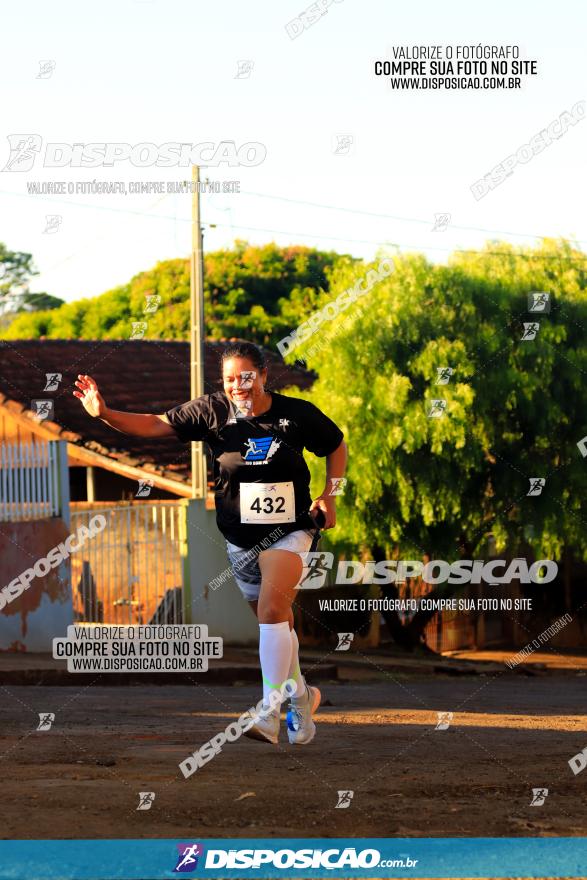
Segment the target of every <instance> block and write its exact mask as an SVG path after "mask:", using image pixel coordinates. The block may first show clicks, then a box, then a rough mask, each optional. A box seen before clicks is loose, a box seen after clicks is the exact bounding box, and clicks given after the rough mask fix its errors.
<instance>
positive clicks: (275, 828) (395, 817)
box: [0, 675, 587, 838]
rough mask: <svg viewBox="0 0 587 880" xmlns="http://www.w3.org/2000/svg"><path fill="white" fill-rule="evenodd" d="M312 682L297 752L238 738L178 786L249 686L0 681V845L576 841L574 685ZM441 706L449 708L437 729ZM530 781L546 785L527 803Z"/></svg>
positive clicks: (580, 695)
mask: <svg viewBox="0 0 587 880" xmlns="http://www.w3.org/2000/svg"><path fill="white" fill-rule="evenodd" d="M321 688H322V692H323V697H324V699H325V700H327V701H328V702H329V703H330V705H328V703H327V705H326V706H324V707H323V708H322V709H321V710H320V715H319V718H320V724H319V728H318V736H317V738H316V740H315V741H314V743H313V744H311V745H310V746H308V747H298V748H293V747H290V746H289V745H288V743H287V737H286V734H285V731H283V732H282V742H281V744H280V745H279V746H278V747H272V746H270V745H265V744H262V743H258V742H255V741H252V740H249V739H246V738H242V739H241V740H239V741H238V742H236V743H233V744H228V745H226V746H225V747H224V749H223V751H222V752H221V753H220V754H219V755H218V756H217V757H216V758H214V759H213V760H212V761H211V762H210V763H209V764H207V765H206V766H205V767H204V768H202V769H201V770H199V771H198V772H197V773H196V774H195V775H194V776H192V777H191V778H189V779H187V780H186V779H184V778H183V776H182V775H181V774H180V773H179V770H178V763H179V762H180V761H181V760H183V759H184V758H185V757H187V755H188V754H189V753H191V752H192V751H194V750H196V749H197V748H199V746H201V745H203V743H204V742H206V741H207V740H208V739H210V738H211V737H212V736H213V735H214V734H215V733H217V732H219V731H221V730H222V729H223V728H224V727H225V726H226V725H227V724H228V723H229V721H230V720H233V719H235V718H236V717H237V716H238V715H239V714H240V713H241V712H243V711H244V710H245V709H247V708H248V707H249V706H251V705H252V704H253V703H254V702H256V700H257V699H258V689H257V688H256V687H253V686H251V685H248V684H247V685H244V686H240V687H239V686H237V687H224V686H217V687H207V686H206V685H205V680H204V679H203V680H202V683H200V681H199V680H198V683H197V684H194V685H192V686H189V687H188V686H186V687H183V686H182V687H167V688H164V687H157V686H135V687H129V688H104V687H88V688H84V689H82V688H67V687H58V688H51V687H9V688H3V689H2V705H1V708H0V732H1V736H0V756H1V766H2V770H3V773H2V775H3V784H2V795H3V797H2V813H3V821H2V837H3V838H84V837H85V838H109V837H116V838H143V837H145V838H148V837H159V838H173V837H190V838H191V837H194V835H195V836H196V837H197V836H200V837H347V836H348V837H394V836H398V837H419V836H423V837H433V836H456V837H461V836H480V837H482V836H501V835H503V836H518V835H521V836H541V835H546V836H550V835H553V836H554V835H562V836H573V835H586V834H587V805H586V800H585V786H586V784H587V770H586V771H585V772H584V774H582V773H580V774H578V775H577V776H575V775H573V773H572V771H571V769H570V767H569V764H568V761H569V759H570V758H572V756H573V755H575V754H577V753H578V752H580V751H581V749H583V748H584V747H586V746H587V701H586V699H585V680H584V678H583V677H580V676H577V675H564V676H558V675H549V676H548V677H545V678H521V677H517V678H513V677H510V678H506V677H504V676H500V677H492V676H471V677H468V676H467V677H458V678H456V679H454V678H448V677H443V678H434V677H431V676H426V677H422V676H418V677H411V676H403V677H396V678H395V679H393V680H389V679H388V680H386V681H385V682H369V683H356V682H352V683H332V684H328V683H323V684H321ZM439 711H442V712H446V711H452V712H453V713H454V716H453V719H452V722H451V724H450V727H449V728H448V729H447V730H435V726H436V723H437V720H438V718H437V714H436V713H437V712H439ZM39 712H54V713H55V716H56V717H55V721H54V723H53V726H52V729H51V730H49V731H47V732H41V731H36V730H35V727H36V725H37V723H38V717H37V713H39ZM578 713H581V714H578ZM533 788H548V790H549V794H548V796H547V797H546V800H545V802H544V804H543V805H542V806H530V802H531V800H532V789H533ZM340 790H352V791H353V792H354V796H353V799H352V802H351V805H350V807H349V808H347V809H335V805H336V803H337V800H338V794H337V793H338V791H340ZM139 791H153V792H155V801H154V803H153V806H152V807H151V809H150V810H145V811H137V810H136V807H137V804H138V792H139ZM251 793H252V794H251ZM243 795H245V797H243Z"/></svg>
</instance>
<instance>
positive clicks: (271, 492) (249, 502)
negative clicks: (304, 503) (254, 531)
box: [240, 483, 296, 523]
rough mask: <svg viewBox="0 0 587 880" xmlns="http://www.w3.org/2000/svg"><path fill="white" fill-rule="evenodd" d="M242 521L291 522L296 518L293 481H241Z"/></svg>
mask: <svg viewBox="0 0 587 880" xmlns="http://www.w3.org/2000/svg"><path fill="white" fill-rule="evenodd" d="M240 502H241V522H242V523H289V522H295V520H296V501H295V494H294V485H293V483H241V484H240Z"/></svg>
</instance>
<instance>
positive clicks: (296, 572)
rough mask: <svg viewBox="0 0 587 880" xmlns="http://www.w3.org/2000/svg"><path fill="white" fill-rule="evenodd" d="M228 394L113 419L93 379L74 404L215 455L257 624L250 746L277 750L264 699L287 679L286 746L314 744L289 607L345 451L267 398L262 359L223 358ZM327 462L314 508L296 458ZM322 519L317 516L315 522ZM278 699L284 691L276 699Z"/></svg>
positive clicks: (285, 405) (332, 507) (254, 354)
mask: <svg viewBox="0 0 587 880" xmlns="http://www.w3.org/2000/svg"><path fill="white" fill-rule="evenodd" d="M222 380H223V385H224V391H218V392H216V393H214V394H205V395H203V396H202V397H198V398H197V399H195V400H190V401H188V402H186V403H182V404H180V405H179V406H175V407H172V408H171V409H169V410H167V411H166V412H165V413H162V414H160V415H147V414H139V413H126V412H120V411H116V410H112V409H109V408H108V407H107V406H106V404H105V402H104V399H103V398H102V396H101V394H100V392H99V390H98V386H97V384H96V382H95V381H94V379H92V377H91V376H78V381H77V382H76V383H75V385H76V387H77V388H78V389H79V390H78V391H74V392H73V394H74V395H75V396H76V397H78V398H79V399H80V400H81V402H82V404H83V406H84V408H85V409H86V411H87V412H88V413H89V414H90V415H91V416H93V417H94V418H100V419H102V421H104V422H105V423H106V424H107V425H110V427H112V428H115V429H116V430H118V431H122V432H123V433H125V434H133V435H135V436H139V437H151V438H153V437H169V436H174V435H175V436H177V437H179V439H180V440H181V441H182V442H184V443H188V442H191V441H192V440H203V441H205V442H206V443H207V444H208V446H209V447H210V449H211V451H212V457H213V461H214V484H215V502H216V522H217V525H218V528H219V529H220V531H221V532H222V534H223V536H224V538H225V539H226V546H227V552H228V558H229V560H230V563H231V566H232V569H233V573H234V577H235V580H236V582H237V584H238V586H239V588H240V590H241V592H242V594H243V596H244V597H245V599H246V600H247V601H248V602H249V604H250V606H251V608H252V609H253V611H254V613H255V614H256V615H257V618H258V620H259V657H260V661H261V674H262V678H263V704H264V709H265V710H266V711H264V712H263V713H260V717H259V719H258V720H257V721H256V723H255V724H254V725H253V727H252V728H251V729H250V730H249V731H248V732H247V735H248V736H251V737H253V738H255V739H261V740H263V741H265V742H270V743H277V741H278V739H279V728H280V716H281V713H280V707H279V704H278V705H277V708H276V709H273V710H271V711H269V709H270V700H269V694H270V693H271V691H273V690H275V689H279V688H281V687H282V686H283V684H284V683H285V682H286V681H287V680H288V679H293V680H294V681H295V682H296V690H295V692H293V693H292V694H291V695H290V705H289V709H290V712H289V713H288V719H289V723H288V731H287V733H288V739H289V742H290V743H292V744H296V745H306V744H307V743H309V742H311V741H312V739H313V738H314V736H315V733H316V725H315V723H314V720H313V718H312V716H313V714H314V712H315V711H316V709H317V708H318V706H319V705H320V700H321V694H320V691H319V690H318V688H316V687H313V686H311V685H308V684H306V681H305V679H304V677H303V675H302V673H301V670H300V666H299V658H298V650H299V642H298V637H297V635H296V632H295V629H294V626H293V622H294V619H293V612H292V604H293V602H294V599H295V597H296V593H297V588H298V586H299V583H300V580H301V577H302V571H303V563H302V554H304V553H306V552H307V551H308V550H309V549H310V546H311V543H312V538H313V534H314V529H315V527H316V524H317V521H318V518H319V517H321V516H322V517H323V526H322V527H323V528H324V529H331V528H333V527H334V525H335V524H336V504H335V502H336V496H335V495H333V494H332V491H333V487H334V486H335V485H336V484H337V481H338V480H339V479H340V478H341V477H342V476H343V475H344V472H345V467H346V458H347V451H346V444H345V442H344V440H343V434H342V431H341V430H340V428H338V427H337V426H336V425H335V424H334V422H332V421H331V420H330V419H329V418H328V416H326V415H325V414H324V413H323V412H321V410H319V409H318V407H316V406H314V404H312V403H309V402H308V401H305V400H299V399H297V398H294V397H288V396H286V395H284V394H278V393H277V392H275V391H268V390H267V389H266V387H265V383H266V381H267V365H266V363H265V357H264V354H263V352H262V350H261V349H259V348H258V347H257V346H255V345H253V344H252V343H249V342H237V343H235V344H230V345H229V347H228V348H226V349H225V350H224V352H223V355H222ZM303 449H308V450H309V451H310V452H312V453H313V454H314V455H317V456H319V457H322V458H324V457H325V458H326V484H325V488H324V491H323V492H322V494H321V495H320V496H319V497H318V498H316V499H315V500H314V501H312V499H311V496H310V473H309V471H308V467H307V465H306V463H305V461H304V457H303V455H302V450H303ZM320 511H321V514H320V513H319V512H320ZM282 692H283V691H282Z"/></svg>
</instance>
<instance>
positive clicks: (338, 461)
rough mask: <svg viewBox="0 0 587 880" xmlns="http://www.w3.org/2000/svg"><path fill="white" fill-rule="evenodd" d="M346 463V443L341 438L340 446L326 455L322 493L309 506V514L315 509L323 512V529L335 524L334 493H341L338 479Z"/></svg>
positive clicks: (342, 473)
mask: <svg viewBox="0 0 587 880" xmlns="http://www.w3.org/2000/svg"><path fill="white" fill-rule="evenodd" d="M346 463H347V445H346V443H345V442H344V440H341V443H340V446H337V448H336V449H335V450H334V452H331V453H330V455H327V456H326V485H325V487H324V491H323V492H322V495H319V496H318V498H316V500H315V501H313V502H312V505H311V507H310V515H311V514H312V512H313V511H315V510H321V511H322V512H323V513H324V516H325V518H326V522H325V523H324V526H323V528H324V529H332V528H334V526H335V525H336V495H342V492H340V491H337V489H338V488H339V483H338V481H339V480H340V479H341V478H342V477H343V476H344V472H345V470H346ZM333 493H336V494H333Z"/></svg>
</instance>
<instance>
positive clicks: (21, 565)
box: [0, 517, 73, 652]
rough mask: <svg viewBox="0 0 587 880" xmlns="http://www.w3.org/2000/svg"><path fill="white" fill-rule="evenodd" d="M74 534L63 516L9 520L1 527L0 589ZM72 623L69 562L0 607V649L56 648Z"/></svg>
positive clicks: (33, 580) (34, 581)
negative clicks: (55, 641) (60, 637)
mask: <svg viewBox="0 0 587 880" xmlns="http://www.w3.org/2000/svg"><path fill="white" fill-rule="evenodd" d="M68 534H69V529H68V528H67V525H66V523H65V522H64V521H63V520H62V519H61V518H59V517H53V518H51V519H43V520H27V521H26V522H4V523H2V529H1V530H0V587H4V586H6V585H7V584H9V583H10V581H11V580H13V579H14V578H16V577H18V575H20V574H21V573H22V572H24V571H25V570H26V569H28V568H32V567H33V566H34V565H35V563H36V562H37V560H39V559H41V558H43V557H45V556H46V555H47V553H48V552H49V550H50V549H51V548H52V547H56V546H57V545H58V544H59V543H61V542H62V541H64V540H65V539H66V538H67V536H68ZM72 623H73V609H72V603H71V590H70V576H69V560H64V561H63V562H62V563H61V564H60V565H59V566H58V567H57V568H53V569H50V570H49V572H48V573H47V574H46V575H45V576H42V577H33V579H32V580H31V582H30V586H29V587H28V589H27V590H25V591H24V592H23V593H22V594H21V595H20V596H18V597H17V598H16V599H13V600H12V601H10V602H8V603H7V604H6V605H5V606H4V607H3V608H2V609H0V651H39V652H44V651H51V650H52V640H53V638H55V637H57V636H65V635H66V629H67V627H68V626H69V625H71V624H72Z"/></svg>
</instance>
